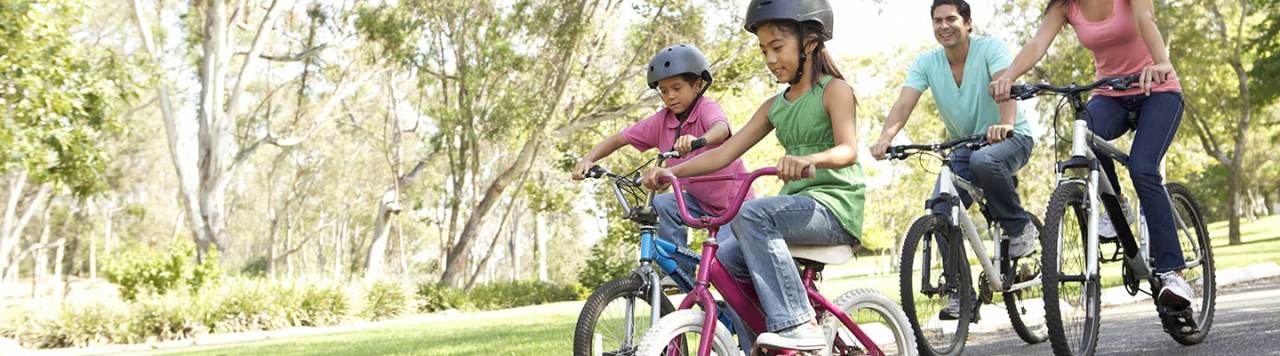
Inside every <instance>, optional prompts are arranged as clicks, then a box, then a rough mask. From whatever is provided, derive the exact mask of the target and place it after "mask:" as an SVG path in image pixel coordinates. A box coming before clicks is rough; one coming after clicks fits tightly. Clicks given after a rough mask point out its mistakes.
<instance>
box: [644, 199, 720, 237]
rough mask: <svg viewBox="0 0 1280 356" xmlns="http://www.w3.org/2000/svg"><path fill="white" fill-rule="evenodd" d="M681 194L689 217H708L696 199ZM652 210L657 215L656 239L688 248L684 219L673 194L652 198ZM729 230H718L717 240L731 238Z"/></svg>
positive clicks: (687, 234) (687, 233) (687, 231)
mask: <svg viewBox="0 0 1280 356" xmlns="http://www.w3.org/2000/svg"><path fill="white" fill-rule="evenodd" d="M683 194H684V204H685V207H687V208H689V216H692V217H694V218H700V217H703V216H707V215H708V214H707V212H706V211H705V210H703V209H702V205H699V204H698V200H697V199H694V198H693V196H692V195H689V193H683ZM653 210H654V211H656V212H657V213H658V238H660V239H664V240H667V241H670V242H671V243H674V244H676V246H683V247H689V242H688V241H689V230H688V228H687V227H686V226H685V224H684V219H683V218H681V217H680V207H679V206H676V196H675V194H673V193H667V194H659V195H658V196H655V197H653ZM729 230H730V229H720V232H719V233H718V236H719V238H721V239H723V238H726V237H728V238H733V231H729Z"/></svg>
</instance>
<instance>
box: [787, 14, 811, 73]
mask: <svg viewBox="0 0 1280 356" xmlns="http://www.w3.org/2000/svg"><path fill="white" fill-rule="evenodd" d="M796 28H797V29H799V30H800V65H799V66H797V67H796V75H795V76H794V77H792V78H791V81H788V82H787V84H790V85H796V83H799V82H800V78H803V77H804V62H805V60H806V59H808V55H807V54H805V51H804V48H805V47H806V46H805V37H804V24H797V26H796Z"/></svg>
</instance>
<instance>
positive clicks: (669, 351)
mask: <svg viewBox="0 0 1280 356" xmlns="http://www.w3.org/2000/svg"><path fill="white" fill-rule="evenodd" d="M703 316H705V314H704V313H703V311H701V310H692V309H685V310H681V311H677V312H674V313H671V314H668V315H667V316H664V317H662V320H658V324H657V325H654V326H653V327H652V328H650V329H649V331H647V332H645V334H644V337H643V338H641V339H640V348H639V349H638V350H636V353H635V355H638V356H659V355H663V356H677V355H680V356H683V355H690V354H695V355H696V354H697V353H698V352H697V350H698V345H699V342H701V340H702V337H703V335H702V319H703ZM712 320H714V319H712ZM714 334H715V335H714V336H712V337H714V338H715V339H713V340H711V351H712V355H738V354H739V351H740V349H739V348H738V347H737V345H738V342H737V339H734V338H733V335H731V334H729V329H726V328H725V327H724V325H721V324H720V323H716V331H715V332H714Z"/></svg>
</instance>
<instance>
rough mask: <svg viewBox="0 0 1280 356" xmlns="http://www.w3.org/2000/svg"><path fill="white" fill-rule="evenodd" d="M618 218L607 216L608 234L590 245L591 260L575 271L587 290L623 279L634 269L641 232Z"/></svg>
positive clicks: (615, 215) (630, 223) (611, 215)
mask: <svg viewBox="0 0 1280 356" xmlns="http://www.w3.org/2000/svg"><path fill="white" fill-rule="evenodd" d="M615 204H616V203H615ZM617 216H618V215H617V214H610V218H609V231H608V235H606V236H605V238H604V239H601V240H600V241H597V242H596V244H595V245H594V246H591V257H590V259H588V260H587V264H586V266H583V267H582V270H580V271H579V272H578V283H579V284H581V285H583V286H585V287H587V288H592V289H594V288H596V287H599V286H601V285H604V284H605V283H606V282H608V281H611V280H614V279H618V278H622V277H625V276H626V275H627V274H629V273H631V270H632V269H635V268H636V266H637V262H636V256H638V252H637V251H638V248H639V246H640V241H639V239H640V231H639V230H640V229H639V228H638V227H636V225H635V223H633V222H631V221H627V220H623V219H622V218H620V217H617Z"/></svg>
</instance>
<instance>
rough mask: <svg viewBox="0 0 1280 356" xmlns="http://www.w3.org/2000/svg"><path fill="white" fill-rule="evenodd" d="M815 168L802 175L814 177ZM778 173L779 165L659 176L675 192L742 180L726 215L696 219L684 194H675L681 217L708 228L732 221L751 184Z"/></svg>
mask: <svg viewBox="0 0 1280 356" xmlns="http://www.w3.org/2000/svg"><path fill="white" fill-rule="evenodd" d="M815 170H816V167H811V168H805V170H804V171H803V172H801V176H803V177H805V178H812V177H813V176H814V175H815V174H817V172H815ZM776 175H778V168H777V167H765V168H760V169H757V170H755V171H752V172H751V173H738V174H724V175H718V176H698V177H687V178H677V177H675V176H672V175H667V176H664V177H659V178H658V180H659V181H661V182H667V183H671V190H672V191H675V192H681V191H684V189H683V188H682V186H683V185H685V184H691V183H700V182H714V181H722V180H737V181H741V182H742V184H740V185H738V193H737V194H735V195H734V198H733V200H731V202H732V203H731V204H729V210H728V211H726V212H725V213H724V215H721V216H714V217H713V216H703V217H702V218H701V219H695V218H694V217H693V216H692V215H689V209H688V207H687V205H685V202H684V194H675V197H676V207H677V208H679V210H680V218H681V219H684V223H685V225H687V226H690V227H694V228H698V229H706V228H709V227H712V226H721V225H724V224H728V223H729V221H732V220H733V218H734V217H735V216H737V215H738V210H739V209H741V208H742V203H743V202H744V201H746V198H747V192H748V191H750V190H751V184H752V183H754V182H755V180H756V178H760V177H763V176H776Z"/></svg>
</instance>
